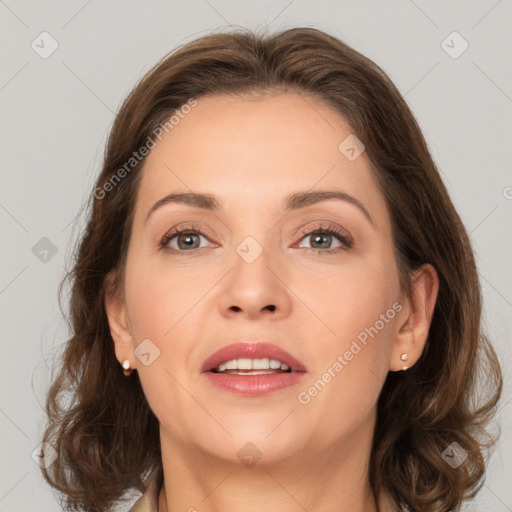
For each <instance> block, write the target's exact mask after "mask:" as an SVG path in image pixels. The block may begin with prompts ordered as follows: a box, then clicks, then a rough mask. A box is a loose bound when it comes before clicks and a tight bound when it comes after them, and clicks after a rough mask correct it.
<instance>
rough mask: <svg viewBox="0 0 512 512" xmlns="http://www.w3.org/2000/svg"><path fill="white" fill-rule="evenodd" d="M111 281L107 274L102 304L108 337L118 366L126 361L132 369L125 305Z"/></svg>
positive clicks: (131, 340) (129, 330) (129, 331)
mask: <svg viewBox="0 0 512 512" xmlns="http://www.w3.org/2000/svg"><path fill="white" fill-rule="evenodd" d="M113 280H114V278H113V276H112V275H111V274H109V275H108V276H107V278H106V280H105V283H106V286H105V303H104V304H105V312H106V315H107V319H108V324H109V327H110V335H111V336H112V340H113V341H114V350H115V354H116V358H117V360H118V361H119V364H121V365H126V361H127V360H128V362H129V363H130V368H131V369H134V368H135V366H134V365H135V358H134V356H133V338H132V334H131V328H130V323H129V318H128V314H127V311H126V304H125V300H124V298H123V297H122V293H121V292H120V291H119V290H117V289H115V287H114V285H113ZM123 367H124V366H123ZM125 370H127V368H125ZM125 374H126V373H125Z"/></svg>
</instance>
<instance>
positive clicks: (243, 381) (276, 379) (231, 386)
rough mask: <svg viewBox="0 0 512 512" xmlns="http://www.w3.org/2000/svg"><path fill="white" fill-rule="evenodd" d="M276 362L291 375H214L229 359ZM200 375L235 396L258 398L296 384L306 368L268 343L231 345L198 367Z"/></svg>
mask: <svg viewBox="0 0 512 512" xmlns="http://www.w3.org/2000/svg"><path fill="white" fill-rule="evenodd" d="M264 357H268V358H269V359H277V360H278V361H280V362H281V363H285V364H287V365H288V366H289V367H290V369H291V370H292V371H291V372H283V373H269V374H264V375H236V374H226V373H214V372H211V371H210V370H212V369H214V368H217V367H218V366H219V365H220V363H223V362H224V361H231V360H232V359H242V358H250V359H262V358H264ZM201 371H202V373H203V375H205V376H206V378H207V379H208V381H209V382H210V383H211V384H213V385H214V386H215V387H217V388H219V389H222V390H224V391H229V392H231V393H235V394H239V395H245V396H247V395H249V396H262V395H266V394H268V393H272V392H274V391H279V390H281V389H284V388H287V387H289V386H293V385H295V384H298V383H299V382H300V381H301V380H303V379H304V377H305V376H306V372H307V370H306V367H305V366H304V365H303V364H302V363H301V362H300V361H298V360H297V359H295V358H294V357H293V356H292V355H291V354H289V353H288V352H286V351H284V350H282V349H280V348H279V347H277V346H276V345H272V344H271V343H261V342H260V343H235V344H234V345H228V346H227V347H224V348H221V349H220V350H218V351H217V352H215V353H213V354H212V355H211V356H210V357H208V359H206V361H205V362H204V363H203V366H202V370H201Z"/></svg>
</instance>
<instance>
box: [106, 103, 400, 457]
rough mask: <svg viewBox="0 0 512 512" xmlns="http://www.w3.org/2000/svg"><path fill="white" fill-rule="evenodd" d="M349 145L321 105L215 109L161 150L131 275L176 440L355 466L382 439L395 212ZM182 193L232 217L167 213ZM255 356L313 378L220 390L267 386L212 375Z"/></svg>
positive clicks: (158, 392) (139, 362)
mask: <svg viewBox="0 0 512 512" xmlns="http://www.w3.org/2000/svg"><path fill="white" fill-rule="evenodd" d="M350 134H351V130H350V128H349V126H348V125H347V124H346V122H344V120H343V119H342V118H341V117H340V116H339V115H338V114H337V113H336V112H334V111H333V110H331V109H330V108H329V107H328V106H326V105H325V104H323V103H322V102H320V101H319V100H318V99H314V98H311V97H304V98H302V97H301V96H299V95H296V94H292V93H287V94H281V95H274V96H267V97H264V98H263V97H261V96H260V97H253V98H251V99H237V98H235V97H231V96H209V97H203V98H200V99H199V100H198V104H197V106H195V107H194V108H192V109H191V111H190V113H188V114H187V115H186V116H184V118H183V119H181V120H180V122H179V123H178V124H177V125H174V128H173V129H172V130H170V131H169V133H168V134H165V135H164V137H163V138H162V140H161V141H158V140H155V142H156V146H155V147H154V148H153V149H152V150H151V152H150V154H149V156H148V157H147V159H146V162H145V167H144V174H143V177H142V181H141V185H140V190H139V193H138V197H137V202H136V209H135V216H134V222H133V226H132V235H131V240H130V245H129V249H128V255H127V263H126V280H125V289H124V303H123V304H124V306H123V307H124V310H123V311H124V313H125V318H126V322H127V324H126V325H127V328H128V331H129V333H130V340H131V341H130V343H131V347H130V348H131V349H133V350H135V349H136V350H135V354H134V353H127V352H125V353H124V354H123V355H124V356H127V357H130V359H131V361H132V366H133V364H134V363H135V364H136V368H137V371H138V372H139V376H140V379H141V382H142V385H143V389H144V392H145V394H146V396H147V399H148V402H149V404H150V406H151V408H152V410H153V411H154V413H155V414H156V416H157V418H158V419H159V421H160V423H161V429H162V434H163V436H165V438H166V439H168V440H174V441H175V442H176V443H178V442H179V443H185V444H187V445H189V446H192V445H193V446H195V447H199V449H200V450H201V451H202V452H206V453H209V454H211V455H214V456H216V457H221V458H223V459H226V460H232V461H233V462H238V461H242V458H243V456H246V455H247V454H248V455H249V456H251V453H249V452H251V450H252V451H253V452H254V453H252V455H253V457H255V458H259V457H261V461H262V462H268V463H272V461H283V460H284V459H286V458H287V457H293V456H303V455H305V454H308V453H310V454H316V453H318V452H319V451H322V452H323V451H324V450H328V449H331V450H332V449H333V447H334V446H336V449H337V450H338V451H337V452H336V453H337V454H338V455H339V450H342V451H343V452H344V453H345V454H348V453H351V452H353V451H354V450H355V449H357V446H360V444H359V445H358V443H357V442H356V441H357V440H361V439H365V437H366V438H367V436H368V434H369V433H371V432H372V431H373V427H374V424H373V422H374V420H375V410H376V401H377V399H378V396H379V393H380V390H381V388H382V385H383V383H384V380H385V378H386V374H387V372H388V371H389V362H390V353H391V347H392V342H393V339H394V338H395V336H396V334H397V333H398V331H399V329H400V322H401V320H403V318H402V317H401V315H400V313H399V311H400V309H401V307H402V304H404V300H405V298H404V296H403V295H402V294H401V291H400V288H399V282H398V275H397V268H396V262H395V259H394V255H393V246H392V232H391V225H390V217H389V214H388V212H387V209H386V206H385V202H384V198H383V196H382V194H381V192H380V191H379V189H378V186H377V183H376V181H375V179H374V177H373V176H372V174H371V172H370V167H369V161H368V158H367V155H366V153H365V152H364V151H363V152H362V153H361V154H360V155H359V156H357V155H358V152H359V150H360V149H361V148H359V147H357V146H354V140H353V139H351V138H349V139H347V140H345V139H346V138H347V137H349V136H350ZM343 141H345V142H343ZM342 142H343V144H341V146H340V143H342ZM351 148H353V149H354V151H352V150H351ZM320 191H330V192H338V193H343V194H346V196H345V199H343V196H342V198H341V199H340V198H330V199H327V200H318V199H319V198H320V199H321V197H320V196H318V193H319V192H320ZM113 193H115V192H113ZM169 194H208V195H211V196H214V197H215V200H216V202H217V203H218V206H217V207H216V208H205V207H204V206H207V205H206V204H203V205H201V204H199V203H197V204H195V205H193V204H187V203H185V202H174V201H170V200H169V201H164V202H161V203H160V204H159V206H157V207H154V205H155V204H156V203H157V202H158V201H160V200H161V199H162V198H165V197H166V196H168V195H169ZM295 194H304V196H303V197H302V196H301V198H298V199H297V198H296V199H295V200H294V201H293V200H292V201H290V200H289V198H290V197H292V196H293V195H295ZM308 194H311V196H308ZM349 196H350V197H349ZM308 197H309V199H308ZM289 203H291V204H289ZM150 212H151V213H150ZM176 228H180V229H181V230H182V231H185V233H188V235H187V234H182V235H181V236H180V235H179V234H178V235H177V236H172V231H173V230H174V229H176ZM326 229H327V231H326ZM330 229H333V230H335V231H336V232H338V233H339V234H340V235H341V238H339V236H340V235H338V234H336V233H335V234H331V233H329V230H330ZM305 233H313V234H311V235H307V234H305ZM166 235H171V238H170V239H168V240H167V241H165V237H166ZM254 342H266V343H270V344H273V345H275V346H277V347H279V348H280V349H282V350H284V351H286V352H288V353H289V354H291V355H292V356H293V357H294V358H295V359H296V360H298V361H299V362H301V363H302V365H303V367H304V368H303V369H305V370H306V371H303V372H302V373H300V374H299V375H293V376H292V377H297V378H296V379H294V378H291V379H290V375H289V374H288V373H285V374H280V375H277V374H273V375H272V376H270V377H268V375H265V376H263V377H262V378H261V381H262V382H263V380H264V379H268V380H269V382H270V381H272V383H273V384H272V385H274V384H276V383H277V386H280V384H279V383H284V382H287V383H289V384H291V385H289V386H286V387H283V388H279V389H273V390H270V391H269V390H268V389H267V391H266V392H265V391H264V390H261V389H260V391H259V393H256V394H250V393H243V392H239V391H237V390H234V389H229V388H225V387H219V386H217V385H215V382H220V381H221V380H222V381H223V382H227V379H230V378H233V377H234V378H235V379H237V382H242V381H243V382H249V381H248V379H253V380H252V381H251V382H252V383H254V382H256V381H255V380H254V379H259V378H260V377H258V376H255V375H242V376H240V375H238V376H233V375H229V374H228V375H226V373H224V374H222V375H214V374H213V373H212V372H206V371H203V370H204V368H203V365H204V362H205V360H207V358H209V356H211V355H212V353H214V352H216V351H217V350H219V349H221V348H223V347H226V346H228V345H231V344H234V343H254ZM141 343H143V344H142V345H140V344H141ZM117 345H118V346H117V347H116V351H119V352H118V357H119V358H120V360H122V359H121V357H122V356H121V350H120V349H119V344H117ZM259 355H260V356H262V357H259V359H265V357H264V355H262V354H259ZM283 357H284V356H283ZM271 358H272V357H270V358H269V359H271ZM279 371H280V370H279ZM242 373H243V372H242ZM296 373H299V372H296ZM286 379H289V380H286ZM233 382H234V381H233ZM228 385H229V384H228ZM242 385H243V384H242ZM249 387H250V382H249ZM248 442H251V443H252V444H253V445H254V447H255V448H254V447H250V448H249V445H247V444H246V443H248ZM246 452H247V453H246Z"/></svg>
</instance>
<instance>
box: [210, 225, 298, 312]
mask: <svg viewBox="0 0 512 512" xmlns="http://www.w3.org/2000/svg"><path fill="white" fill-rule="evenodd" d="M259 233H260V234H258V235H247V236H245V238H243V239H242V241H241V242H239V243H238V245H237V246H236V247H235V253H236V254H235V255H234V257H233V268H232V271H231V272H230V273H229V276H228V277H227V280H226V282H225V284H224V286H223V289H222V298H221V300H220V303H219V304H220V308H221V313H222V314H231V313H230V312H235V311H236V312H239V313H242V314H246V315H248V316H255V315H258V314H262V313H263V312H265V311H267V312H269V311H271V312H274V314H275V315H283V314H287V313H288V311H289V308H290V297H289V295H288V291H287V289H286V286H285V285H284V284H283V281H284V279H283V281H281V280H280V279H278V278H277V277H276V274H279V272H280V270H279V268H280V267H281V265H280V263H279V257H278V254H277V252H278V251H276V250H275V248H273V247H270V246H269V243H268V239H267V238H264V237H265V232H264V231H261V232H259ZM262 238H264V240H263V239H262Z"/></svg>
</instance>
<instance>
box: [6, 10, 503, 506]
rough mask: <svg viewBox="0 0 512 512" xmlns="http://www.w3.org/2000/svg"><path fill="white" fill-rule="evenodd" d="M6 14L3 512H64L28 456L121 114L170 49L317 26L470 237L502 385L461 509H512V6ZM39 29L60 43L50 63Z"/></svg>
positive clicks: (47, 46) (38, 427) (35, 439)
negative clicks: (349, 61)
mask: <svg viewBox="0 0 512 512" xmlns="http://www.w3.org/2000/svg"><path fill="white" fill-rule="evenodd" d="M0 16H1V21H0V23H1V28H0V38H1V41H0V46H1V48H2V65H1V70H0V102H1V109H2V110H1V116H0V129H1V135H0V140H1V144H2V166H1V173H2V174H1V177H2V186H1V188H0V222H1V228H2V244H1V245H2V262H1V272H0V305H1V312H2V330H1V346H2V357H0V392H1V398H0V434H1V435H0V461H1V463H0V511H1V512H7V511H14V510H16V511H19V510H23V511H26V512H30V511H35V510H37V511H38V512H49V511H55V510H58V505H57V502H56V500H55V498H54V497H53V495H52V493H51V491H50V489H49V488H48V487H47V486H46V484H45V482H44V481H43V479H42V477H41V476H40V470H39V467H38V466H37V464H36V462H35V461H34V460H33V459H32V457H31V453H32V452H33V450H35V449H36V448H37V447H38V445H39V443H40V437H41V434H42V430H43V426H44V415H43V412H42V409H41V404H42V403H43V400H44V395H45V391H46V388H47V385H48V382H49V379H50V371H49V364H50V361H51V357H52V356H53V355H54V353H55V350H56V349H57V348H58V347H59V345H61V344H62V343H63V342H65V341H66V338H67V327H66V325H65V323H64V321H63V319H62V317H61V314H60V311H59V307H58V303H57V287H58V284H59V282H60V280H61V278H62V277H63V275H64V269H65V268H67V267H68V265H69V256H70V251H71V249H72V245H73V243H74V240H75V239H76V237H77V236H78V235H79V233H80V229H81V228H82V226H83V219H81V218H80V217H79V216H77V214H78V213H79V211H80V207H81V205H82V204H83V201H84V198H85V194H86V193H88V191H89V190H90V189H91V187H92V185H93V183H94V178H95V176H96V175H97V173H98V172H99V168H100V164H101V158H102V153H103V147H104V143H105V140H106V136H107V133H108V130H109V128H110V126H111V123H112V121H113V118H114V114H115V112H116V110H117V108H118V107H119V105H120V102H121V101H122V99H123V98H124V97H125V96H126V94H127V93H128V92H129V91H130V89H131V88H132V86H133V85H134V84H135V82H136V80H137V79H139V78H140V76H141V75H142V73H143V72H145V71H146V70H147V69H149V68H150V67H151V66H152V65H153V64H155V63H156V62H157V60H158V59H159V58H161V57H162V56H163V55H164V54H166V53H167V52H168V51H169V50H171V49H173V48H174V47H175V46H177V45H178V44H181V43H183V42H185V41H190V40H192V39H194V38H195V37H198V36H200V35H203V34H206V33H208V32H210V31H212V30H214V29H220V28H223V27H226V26H228V25H229V24H233V25H240V26H244V27H248V28H260V27H263V26H268V27H270V29H272V30H279V29H282V28H288V27H290V26H299V25H307V26H313V27H317V28H320V29H323V30H325V31H327V32H330V33H332V34H333V35H336V36H338V37H340V38H342V39H343V40H345V41H346V42H347V43H349V44H350V45H352V46H354V47H355V48H356V49H357V50H359V51H361V52H362V53H363V54H365V55H367V56H368V57H370V58H371V59H373V60H374V61H375V62H377V64H379V65H380V66H381V67H382V68H383V69H384V70H385V71H386V72H387V73H388V74H389V75H390V77H391V79H392V80H393V81H394V82H395V83H396V85H397V86H398V88H399V89H400V91H401V92H402V94H404V96H405V98H406V100H407V102H408V103H409V105H410V107H411V109H412V110H413V112H414V114H415V115H416V117H417V119H418V121H419V123H420V125H421V127H422V129H423V131H424V133H425V135H426V138H427V141H428V143H429V146H430V148H431V151H432V154H433V157H434V159H435V161H436V162H437V164H438V165H439V168H440V171H441V172H442V175H443V177H444V180H445V182H446V184H447V187H448V189H449V191H450V193H451V196H452V198H453V201H454V202H455V205H456V207H457V208H458V211H459V212H460V214H461V216H462V219H463V221H464V223H465V225H466V227H467V228H468V231H469V232H470V233H471V239H472V242H473V244H474V248H475V251H476V254H477V260H478V266H479V273H480V276H481V281H482V286H483V292H484V299H485V319H486V327H487V329H488V332H489V334H490V335H491V337H492V338H493V339H494V340H495V344H496V348H497V350H498V352H499V356H500V359H501V362H502V364H503V370H504V373H505V380H506V384H505V390H504V396H503V399H502V402H501V404H500V412H499V415H498V416H497V420H496V422H495V429H496V428H498V425H501V431H502V437H501V440H500V443H499V444H498V446H497V449H496V450H495V452H494V453H493V455H492V457H491V459H490V464H489V473H488V477H487V479H486V482H485V485H484V487H483V489H482V491H481V493H480V494H479V495H478V497H477V499H476V500H475V502H474V503H473V504H468V505H467V506H466V507H465V509H464V510H466V511H469V510H478V511H493V512H506V511H512V488H511V486H510V480H511V476H512V442H511V441H512V438H511V435H510V432H511V426H512V394H511V389H510V388H511V378H510V364H509V361H510V359H511V358H510V356H511V352H512V350H511V343H510V341H511V334H510V333H511V332H512V322H511V318H512V315H511V313H512V276H511V272H510V263H511V261H512V258H511V255H512V245H511V233H512V230H511V225H512V223H511V220H512V188H511V187H512V173H511V171H510V169H511V167H510V164H511V161H512V116H511V112H512V66H511V57H510V55H511V53H510V52H511V48H512V2H511V1H510V0H500V1H496V0H485V1H484V0H482V1H478V2H477V1H468V0H463V1H451V2H446V1H445V2H442V1H440V0H438V1H428V2H427V1H423V0H414V1H412V0H393V1H388V2H377V1H362V2H347V1H340V0H338V1H334V0H317V1H316V2H315V3H313V2H307V1H304V0H278V1H274V2H270V1H268V0H267V1H261V2H256V1H246V2H235V1H234V0H193V1H190V2H185V1H182V2H171V1H166V2H164V1H157V0H152V1H146V2H142V1H139V2H136V1H133V0H132V1H124V2H121V1H119V0H118V1H112V0H111V1H108V2H101V1H99V0H89V1H87V0H67V1H63V0H60V1H54V2H36V1H34V0H33V1H24V0H5V1H4V0H0ZM43 31H47V32H48V33H49V34H50V35H51V37H52V38H53V39H54V40H55V41H56V42H57V44H58V48H57V50H56V51H55V52H54V53H53V54H52V55H50V56H48V57H47V58H42V57H41V56H40V53H41V52H43V51H46V52H48V50H49V49H51V40H50V38H49V37H48V36H39V35H40V34H41V32H43ZM453 31H457V32H458V33H459V34H460V35H461V36H462V38H464V40H466V41H467V43H468V44H469V47H468V49H467V50H466V51H465V52H464V53H462V54H461V55H459V56H457V58H453V57H452V56H450V55H449V54H448V53H447V52H446V51H445V50H446V49H448V50H449V51H451V52H452V54H454V53H458V52H459V51H460V50H461V49H462V48H463V46H462V44H463V41H462V40H460V39H459V40H457V39H453V38H452V39H450V38H449V39H448V40H447V42H446V43H444V47H443V46H442V42H443V41H444V40H445V39H446V38H447V36H448V35H449V34H451V33H452V32H453ZM41 39H43V41H41ZM452 40H453V42H451V41H452ZM33 41H35V42H34V45H38V46H36V48H37V50H38V52H39V53H37V52H36V51H35V50H34V49H33V48H32V47H31V44H32V42H33ZM446 45H449V46H451V47H452V48H451V50H450V49H449V48H447V46H446ZM43 237H47V238H48V239H49V240H50V241H51V242H49V241H48V240H43V241H41V239H42V238H43ZM34 246H35V249H33V248H34ZM52 249H53V251H55V250H56V251H57V252H56V253H55V254H53V253H52ZM45 250H47V251H48V252H47V253H45V252H44V251H45Z"/></svg>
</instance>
